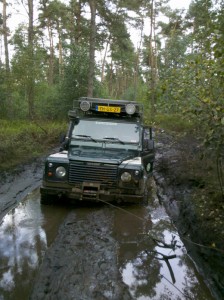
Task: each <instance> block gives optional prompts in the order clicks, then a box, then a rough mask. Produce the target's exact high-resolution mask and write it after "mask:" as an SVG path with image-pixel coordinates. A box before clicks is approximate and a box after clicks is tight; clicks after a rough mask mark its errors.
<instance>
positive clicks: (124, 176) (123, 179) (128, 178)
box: [121, 172, 131, 182]
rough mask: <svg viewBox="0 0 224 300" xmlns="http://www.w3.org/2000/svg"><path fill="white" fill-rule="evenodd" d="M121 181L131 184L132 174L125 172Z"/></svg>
mask: <svg viewBox="0 0 224 300" xmlns="http://www.w3.org/2000/svg"><path fill="white" fill-rule="evenodd" d="M121 180H122V181H123V182H129V181H131V174H130V173H128V172H124V173H123V174H122V175H121Z"/></svg>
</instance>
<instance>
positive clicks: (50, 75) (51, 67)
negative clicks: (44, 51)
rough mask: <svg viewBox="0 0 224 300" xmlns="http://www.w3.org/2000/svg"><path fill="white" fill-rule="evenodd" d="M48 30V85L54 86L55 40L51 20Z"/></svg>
mask: <svg viewBox="0 0 224 300" xmlns="http://www.w3.org/2000/svg"><path fill="white" fill-rule="evenodd" d="M47 29H48V36H49V43H50V57H49V72H48V84H49V85H52V84H53V81H54V79H53V78H54V40H53V34H52V29H51V26H50V20H47Z"/></svg>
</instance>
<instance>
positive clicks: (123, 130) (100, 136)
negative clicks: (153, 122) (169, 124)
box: [72, 119, 140, 144]
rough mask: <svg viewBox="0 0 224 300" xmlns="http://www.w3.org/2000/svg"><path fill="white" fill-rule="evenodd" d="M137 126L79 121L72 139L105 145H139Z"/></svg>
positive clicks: (132, 124) (110, 122) (97, 121)
mask: <svg viewBox="0 0 224 300" xmlns="http://www.w3.org/2000/svg"><path fill="white" fill-rule="evenodd" d="M139 130H140V129H139V126H138V124H136V123H122V122H119V123H118V122H113V121H111V120H109V121H108V120H100V121H99V120H93V119H91V120H83V119H81V120H79V123H78V124H77V125H76V126H75V127H74V129H73V132H72V138H74V139H87V140H90V139H91V140H95V141H105V142H106V143H109V142H111V143H133V144H137V143H139Z"/></svg>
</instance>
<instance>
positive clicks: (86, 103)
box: [80, 101, 90, 111]
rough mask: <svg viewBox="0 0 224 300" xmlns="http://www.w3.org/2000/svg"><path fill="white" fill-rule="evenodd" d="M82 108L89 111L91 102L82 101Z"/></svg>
mask: <svg viewBox="0 0 224 300" xmlns="http://www.w3.org/2000/svg"><path fill="white" fill-rule="evenodd" d="M80 108H81V110H82V111H88V110H89V109H90V102H88V101H82V102H81V103H80Z"/></svg>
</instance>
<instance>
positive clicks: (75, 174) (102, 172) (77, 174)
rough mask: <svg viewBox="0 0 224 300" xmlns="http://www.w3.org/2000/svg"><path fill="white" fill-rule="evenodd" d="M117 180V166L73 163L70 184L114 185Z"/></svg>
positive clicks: (71, 164) (70, 165) (70, 169)
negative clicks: (96, 183)
mask: <svg viewBox="0 0 224 300" xmlns="http://www.w3.org/2000/svg"><path fill="white" fill-rule="evenodd" d="M116 180H117V166H116V165H109V164H94V163H88V162H77V161H71V162H70V164H69V183H81V182H83V181H85V182H100V183H105V184H110V185H113V184H114V183H115V182H116Z"/></svg>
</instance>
